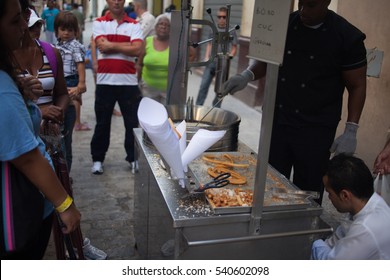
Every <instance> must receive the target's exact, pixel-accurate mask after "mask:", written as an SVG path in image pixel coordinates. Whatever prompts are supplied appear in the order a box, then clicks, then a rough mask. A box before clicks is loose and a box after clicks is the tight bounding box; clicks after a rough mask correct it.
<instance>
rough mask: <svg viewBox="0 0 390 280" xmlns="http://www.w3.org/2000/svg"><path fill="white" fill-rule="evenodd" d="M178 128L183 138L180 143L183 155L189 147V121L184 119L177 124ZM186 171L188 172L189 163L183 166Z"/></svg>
mask: <svg viewBox="0 0 390 280" xmlns="http://www.w3.org/2000/svg"><path fill="white" fill-rule="evenodd" d="M176 130H177V131H178V132H179V133H180V135H181V138H180V140H179V145H180V154H181V155H183V153H184V151H185V149H186V147H187V123H186V121H184V120H183V121H182V122H181V123H180V124H178V125H177V126H176ZM183 168H184V172H187V171H188V169H187V165H186V166H183Z"/></svg>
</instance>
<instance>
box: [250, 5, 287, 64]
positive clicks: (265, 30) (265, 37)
mask: <svg viewBox="0 0 390 280" xmlns="http://www.w3.org/2000/svg"><path fill="white" fill-rule="evenodd" d="M290 8H291V0H256V1H255V8H254V11H253V22H252V33H251V41H250V44H249V55H248V57H249V58H253V59H256V60H261V61H264V62H267V63H273V64H277V65H280V64H282V62H283V54H284V46H285V42H286V34H287V25H288V17H289V14H290Z"/></svg>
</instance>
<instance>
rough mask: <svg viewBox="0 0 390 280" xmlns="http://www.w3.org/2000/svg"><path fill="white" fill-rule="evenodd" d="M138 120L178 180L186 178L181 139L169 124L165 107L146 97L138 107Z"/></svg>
mask: <svg viewBox="0 0 390 280" xmlns="http://www.w3.org/2000/svg"><path fill="white" fill-rule="evenodd" d="M138 120H139V123H140V125H141V127H142V128H143V129H144V131H145V132H146V134H147V135H148V137H149V139H150V141H152V143H153V145H154V146H155V147H156V149H157V150H158V151H159V153H160V155H161V156H162V157H163V158H164V160H165V161H166V163H167V164H168V165H169V166H170V167H171V168H172V170H173V172H174V174H175V176H176V177H177V178H178V179H183V178H185V176H184V171H183V164H182V162H181V153H180V145H179V138H178V136H177V134H176V133H175V132H174V131H173V129H172V128H171V126H170V124H169V121H168V113H167V111H166V109H165V107H164V106H163V105H162V104H161V103H159V102H157V101H155V100H153V99H150V98H147V97H144V98H143V99H142V100H141V103H140V106H139V107H138ZM172 175H173V174H172Z"/></svg>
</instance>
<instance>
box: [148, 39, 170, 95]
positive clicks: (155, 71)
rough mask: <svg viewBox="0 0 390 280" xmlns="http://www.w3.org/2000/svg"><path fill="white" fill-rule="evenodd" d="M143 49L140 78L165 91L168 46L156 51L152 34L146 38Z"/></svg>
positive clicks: (149, 84)
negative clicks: (144, 51)
mask: <svg viewBox="0 0 390 280" xmlns="http://www.w3.org/2000/svg"><path fill="white" fill-rule="evenodd" d="M145 50H146V53H145V56H144V60H143V64H144V66H143V68H142V79H143V80H144V82H145V83H146V84H147V85H148V86H151V87H154V88H156V89H158V90H162V91H164V92H165V91H166V90H167V84H168V62H169V47H168V48H167V49H165V50H164V51H156V50H155V49H154V46H153V36H149V37H147V38H146V46H145Z"/></svg>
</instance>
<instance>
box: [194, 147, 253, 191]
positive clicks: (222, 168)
mask: <svg viewBox="0 0 390 280" xmlns="http://www.w3.org/2000/svg"><path fill="white" fill-rule="evenodd" d="M222 157H223V158H225V159H226V160H218V159H216V158H215V157H214V156H209V155H207V156H206V155H204V156H203V157H202V159H203V160H204V161H206V162H208V163H212V164H214V166H213V167H210V168H208V169H207V173H208V174H209V175H210V176H211V177H213V178H215V177H217V176H218V175H220V174H223V173H230V175H231V177H230V178H229V179H228V180H229V182H230V184H232V185H243V184H245V183H246V182H247V179H246V178H245V177H244V176H242V175H241V174H240V173H238V172H236V171H233V170H232V169H231V168H248V167H249V164H240V163H234V160H233V158H232V157H231V156H230V155H228V154H223V156H222Z"/></svg>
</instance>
